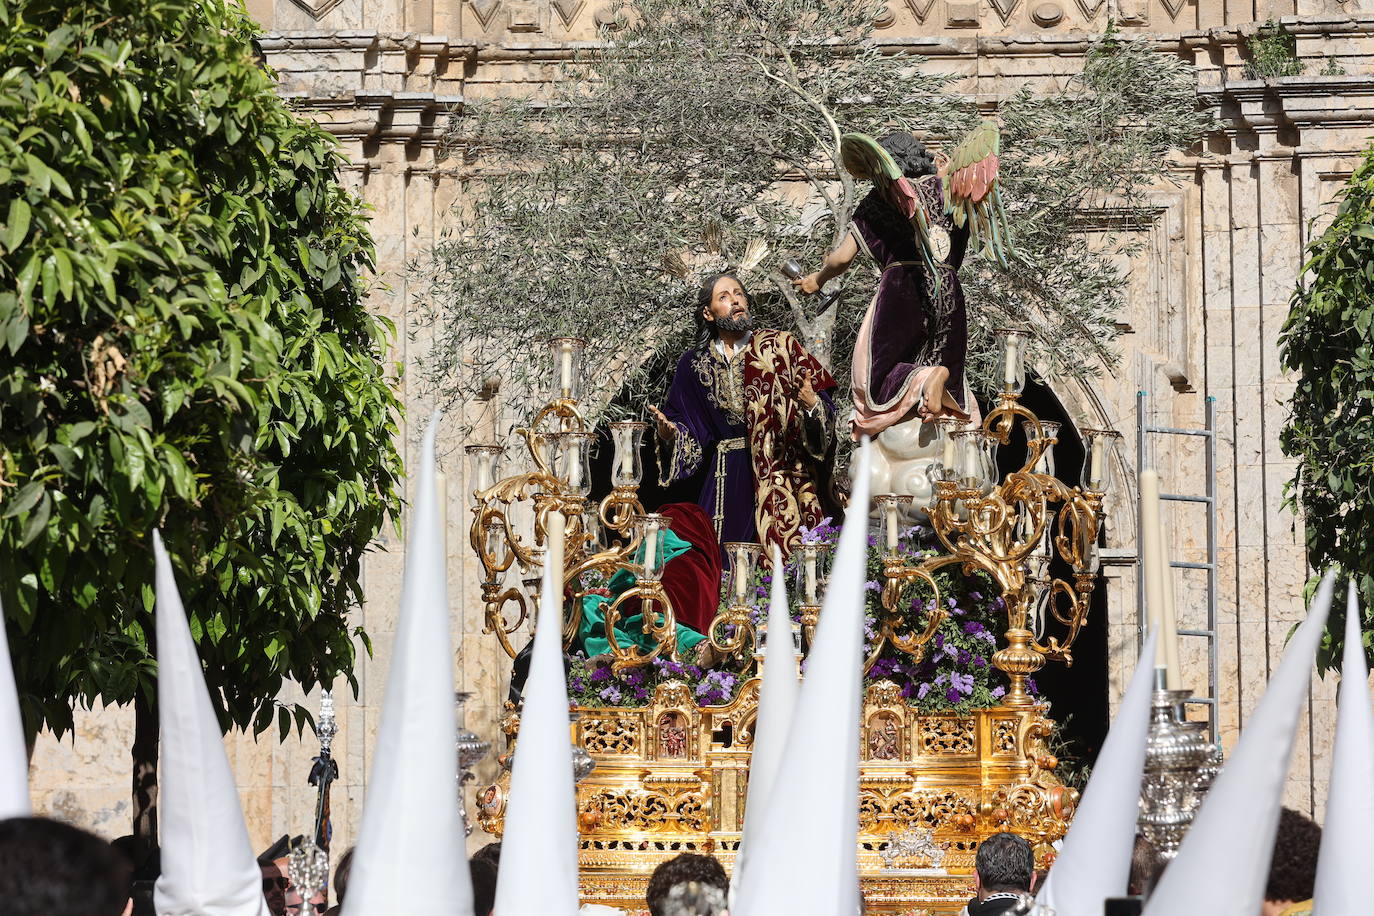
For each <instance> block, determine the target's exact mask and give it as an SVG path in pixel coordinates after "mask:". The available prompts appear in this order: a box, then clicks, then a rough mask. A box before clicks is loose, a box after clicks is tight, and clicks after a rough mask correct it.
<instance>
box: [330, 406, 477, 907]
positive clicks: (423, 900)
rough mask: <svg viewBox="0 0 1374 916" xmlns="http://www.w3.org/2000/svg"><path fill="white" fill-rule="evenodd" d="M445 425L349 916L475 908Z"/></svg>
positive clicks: (426, 490) (380, 734) (414, 552)
mask: <svg viewBox="0 0 1374 916" xmlns="http://www.w3.org/2000/svg"><path fill="white" fill-rule="evenodd" d="M438 426H439V418H438V415H437V414H436V415H435V416H434V418H433V419H432V420H431V421H430V424H429V429H428V430H427V431H426V432H425V438H424V444H423V446H422V449H421V453H420V477H419V480H418V482H417V486H416V489H415V503H414V508H413V509H412V511H411V515H410V532H409V534H408V536H407V537H406V564H405V574H404V578H403V579H402V585H401V612H400V619H399V621H398V622H397V624H396V639H395V642H394V643H393V644H392V651H391V670H390V672H389V674H388V676H387V682H386V696H385V697H384V698H383V702H382V720H381V725H380V726H379V728H378V730H377V744H376V747H375V748H374V750H373V752H372V772H371V773H370V774H369V779H368V783H367V797H366V799H365V801H364V804H363V819H362V825H361V828H360V829H359V832H358V844H357V848H356V850H355V851H354V853H353V865H352V871H351V874H350V877H349V882H348V896H347V897H346V898H345V899H344V909H343V912H344V914H345V916H359V914H362V916H376V914H379V913H400V912H414V913H426V914H433V916H471V914H472V881H471V878H470V876H469V873H468V868H467V842H466V837H465V835H464V831H463V821H462V818H461V816H460V814H459V810H458V753H457V749H456V741H457V716H456V711H455V708H454V700H453V639H452V635H451V633H450V628H449V608H448V577H447V575H446V573H445V567H444V562H445V558H444V532H443V528H442V527H441V526H442V521H441V515H440V512H439V499H438V491H437V486H436V478H437V471H436V467H435V458H434V440H435V435H436V433H437V431H438Z"/></svg>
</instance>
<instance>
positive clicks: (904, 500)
mask: <svg viewBox="0 0 1374 916" xmlns="http://www.w3.org/2000/svg"><path fill="white" fill-rule="evenodd" d="M873 501H874V502H875V503H877V504H878V510H879V511H880V512H881V513H882V516H881V518H882V522H883V534H884V536H885V538H886V541H887V552H888V553H890V554H895V553H896V552H897V541H898V539H899V538H900V536H901V529H902V520H903V519H902V509H904V508H905V507H907V506H909V505H911V497H910V496H899V495H897V494H894V493H883V494H880V495H878V496H875V497H873Z"/></svg>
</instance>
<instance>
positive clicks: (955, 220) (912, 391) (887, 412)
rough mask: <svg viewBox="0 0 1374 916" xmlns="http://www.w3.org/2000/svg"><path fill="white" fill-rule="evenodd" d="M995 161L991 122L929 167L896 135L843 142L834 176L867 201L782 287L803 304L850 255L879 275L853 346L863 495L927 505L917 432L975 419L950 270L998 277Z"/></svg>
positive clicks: (923, 155) (929, 439)
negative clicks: (863, 189) (835, 240)
mask: <svg viewBox="0 0 1374 916" xmlns="http://www.w3.org/2000/svg"><path fill="white" fill-rule="evenodd" d="M997 154H998V133H997V125H996V124H995V123H993V122H991V121H984V122H982V123H981V124H980V125H979V126H978V127H977V128H975V129H974V130H973V132H972V133H970V134H969V136H968V137H967V138H966V139H965V140H964V141H963V142H962V143H960V144H959V145H958V146H957V147H956V148H955V149H954V151H953V152H952V153H951V154H950V155H949V156H948V157H945V156H943V155H940V156H938V158H937V157H936V156H932V155H931V154H930V152H929V151H928V150H927V149H926V147H925V145H924V144H923V143H921V141H920V140H918V139H916V138H915V137H914V136H912V135H911V134H909V133H906V132H902V131H898V132H894V133H890V134H887V135H886V136H884V137H883V138H882V139H881V140H877V141H875V140H874V139H873V138H871V137H868V136H866V135H864V134H845V135H844V137H843V139H842V141H841V145H840V158H841V161H842V162H843V164H844V167H845V169H846V170H847V171H848V172H849V173H850V174H852V175H853V176H854V177H856V178H861V179H865V180H868V181H871V182H872V183H873V189H872V190H871V191H870V192H869V193H868V195H867V196H865V197H864V199H863V200H862V201H860V202H859V205H858V207H856V208H855V210H854V215H853V221H852V223H853V224H852V229H851V231H850V232H849V234H848V235H847V236H845V239H844V241H843V242H841V243H840V245H839V247H838V248H836V249H835V250H833V251H831V252H830V253H829V254H827V255H826V257H825V261H824V264H823V265H822V266H821V269H820V270H818V271H816V272H815V273H812V274H809V275H807V276H804V277H800V278H798V279H796V280H794V281H793V285H794V286H795V287H796V288H797V289H799V290H800V291H801V292H803V293H807V294H812V293H815V292H817V291H818V290H819V289H820V288H821V287H822V286H824V285H825V284H826V283H827V282H829V281H830V280H831V279H833V278H834V277H837V276H839V275H840V274H842V273H844V271H846V270H848V269H849V266H850V265H851V264H852V263H853V262H854V258H855V257H856V256H857V255H858V253H859V251H860V250H861V249H862V250H863V251H865V252H867V253H868V256H869V257H870V258H872V260H873V262H874V264H875V265H876V266H877V267H878V269H879V270H880V271H881V272H882V276H881V279H880V280H879V282H878V290H877V294H876V295H875V296H874V297H873V301H872V303H870V304H869V306H868V311H867V312H866V313H865V315H864V319H863V323H862V325H861V326H860V328H859V336H858V339H857V341H856V342H855V345H854V361H853V383H852V395H853V401H854V411H853V413H852V415H851V416H850V420H849V426H850V433H851V435H853V436H854V438H856V439H857V438H858V437H859V436H861V435H869V436H873V437H875V438H876V443H875V444H876V446H877V448H876V452H875V455H874V459H875V460H874V474H875V479H874V481H873V486H874V488H875V489H874V492H888V493H910V494H911V495H914V496H916V497H917V500H916V502H917V503H918V505H919V504H922V502H923V500H924V502H927V503H928V501H929V482H928V479H927V480H924V481H918V480H917V478H919V477H925V476H926V470H927V469H928V466H929V464H930V458H932V457H933V456H934V451H935V450H934V430H933V427H932V426H930V425H928V421H933V420H935V419H937V418H939V417H942V416H954V417H957V418H960V419H964V420H972V421H973V422H978V421H979V419H980V415H979V411H978V404H977V402H976V401H974V399H973V395H972V393H971V392H970V391H969V388H968V383H967V381H966V380H965V378H964V361H965V356H966V350H967V346H968V316H967V313H966V311H965V306H964V294H963V290H962V288H961V287H960V285H959V268H960V266H961V265H962V264H963V261H964V255H965V254H966V252H967V251H968V250H969V248H970V247H972V249H973V250H974V251H975V252H976V253H982V254H984V255H985V256H989V257H992V258H994V259H995V260H996V261H997V262H998V263H999V264H1002V265H1003V266H1005V265H1006V261H1007V255H1008V251H1009V250H1010V237H1009V235H1008V232H1007V228H1006V214H1005V213H1004V212H1003V209H1002V204H1001V199H1000V195H999V192H998V182H997V167H998V159H997ZM913 462H914V464H913ZM899 478H900V480H899Z"/></svg>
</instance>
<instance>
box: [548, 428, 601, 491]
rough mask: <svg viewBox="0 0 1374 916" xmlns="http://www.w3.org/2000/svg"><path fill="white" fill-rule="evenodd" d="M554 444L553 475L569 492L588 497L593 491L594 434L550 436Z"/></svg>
mask: <svg viewBox="0 0 1374 916" xmlns="http://www.w3.org/2000/svg"><path fill="white" fill-rule="evenodd" d="M549 439H550V440H552V443H553V448H552V452H553V473H554V476H555V477H557V478H558V479H559V480H560V481H562V482H563V485H564V486H565V487H567V488H568V492H569V493H571V494H572V495H574V496H586V495H587V494H588V493H590V492H591V489H592V442H594V441H595V440H596V435H595V434H594V433H582V432H564V433H553V434H551V435H550V436H549Z"/></svg>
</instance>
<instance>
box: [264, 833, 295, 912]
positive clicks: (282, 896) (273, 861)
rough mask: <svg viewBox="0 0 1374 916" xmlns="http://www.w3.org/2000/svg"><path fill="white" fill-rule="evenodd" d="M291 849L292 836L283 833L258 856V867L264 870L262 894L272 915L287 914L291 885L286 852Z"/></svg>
mask: <svg viewBox="0 0 1374 916" xmlns="http://www.w3.org/2000/svg"><path fill="white" fill-rule="evenodd" d="M290 851H291V837H289V836H287V835H286V834H282V837H281V839H279V840H277V842H275V843H273V844H272V845H271V846H269V847H267V848H266V849H264V850H263V851H262V853H261V854H260V855H259V856H258V868H259V869H260V870H261V871H262V896H263V897H264V898H265V899H266V900H267V910H268V912H270V913H271V914H272V916H286V889H287V888H288V887H290V886H291V882H290V881H288V880H287V877H286V854H287V853H288V852H290Z"/></svg>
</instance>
